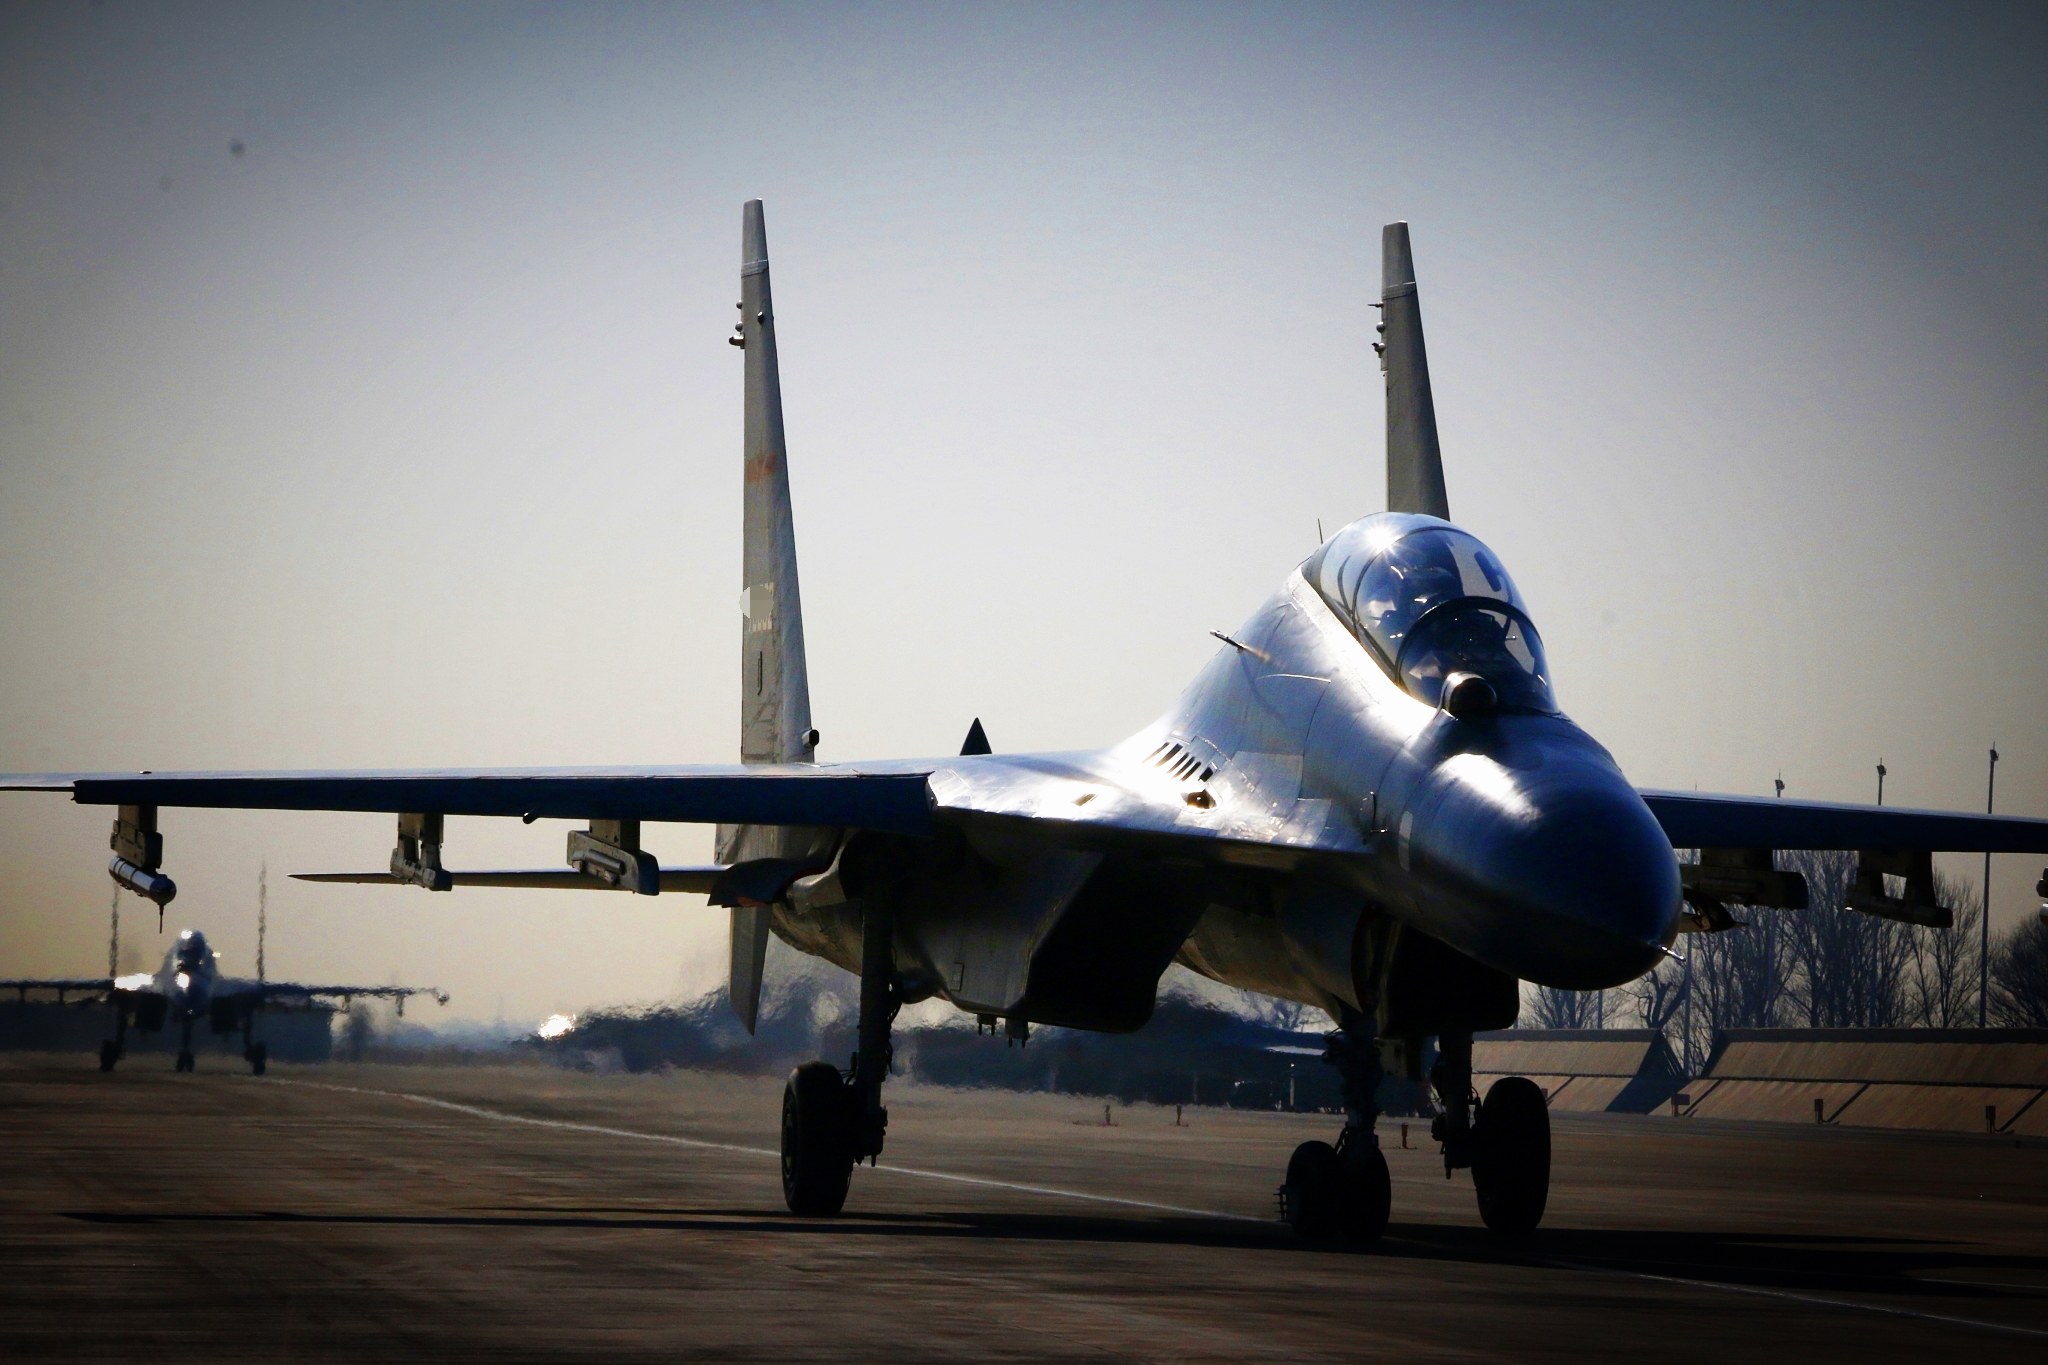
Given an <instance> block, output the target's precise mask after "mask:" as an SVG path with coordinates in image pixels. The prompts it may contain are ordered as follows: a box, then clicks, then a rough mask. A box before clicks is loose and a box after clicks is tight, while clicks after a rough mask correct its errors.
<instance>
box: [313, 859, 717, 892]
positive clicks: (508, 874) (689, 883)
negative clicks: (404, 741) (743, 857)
mask: <svg viewBox="0 0 2048 1365" xmlns="http://www.w3.org/2000/svg"><path fill="white" fill-rule="evenodd" d="M724 871H725V865H724V864H723V863H704V864H698V865H691V866H680V867H664V868H662V869H661V889H662V890H664V891H684V892H692V893H695V894H697V895H703V894H705V893H706V892H708V891H710V890H711V887H712V884H713V883H714V882H716V881H717V880H718V876H719V874H720V873H721V872H724ZM291 875H292V880H293V881H300V882H349V883H355V884H357V885H370V886H378V885H382V886H398V885H402V883H401V882H400V881H399V880H398V878H396V877H394V876H392V875H391V874H390V873H389V872H294V873H292V874H291ZM448 884H449V885H450V886H509V887H515V888H520V889H524V890H528V891H589V890H592V889H593V888H595V887H596V886H597V885H598V883H596V882H593V881H592V880H591V879H590V877H589V876H588V875H586V874H584V873H582V872H578V871H577V870H576V869H575V868H573V867H539V868H478V869H476V870H473V871H468V872H462V871H456V870H454V869H452V868H451V869H450V870H449V872H448Z"/></svg>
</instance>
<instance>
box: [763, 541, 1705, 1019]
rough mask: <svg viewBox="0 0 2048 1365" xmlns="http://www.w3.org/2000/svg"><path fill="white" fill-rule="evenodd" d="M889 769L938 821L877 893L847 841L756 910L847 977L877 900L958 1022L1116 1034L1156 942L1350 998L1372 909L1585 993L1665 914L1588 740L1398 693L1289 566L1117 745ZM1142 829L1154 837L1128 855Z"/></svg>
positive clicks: (1625, 789) (1659, 862)
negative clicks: (905, 776)
mask: <svg viewBox="0 0 2048 1365" xmlns="http://www.w3.org/2000/svg"><path fill="white" fill-rule="evenodd" d="M859 766H860V767H861V768H862V769H863V770H864V771H870V772H875V771H885V770H887V769H888V768H889V767H890V766H891V765H888V764H862V765H859ZM905 766H907V767H908V766H915V767H916V768H918V769H921V770H926V771H929V772H930V773H931V777H930V785H931V790H932V792H933V796H934V799H935V801H936V803H937V809H936V811H935V815H936V817H937V820H938V823H939V824H940V826H941V828H942V829H949V830H950V831H952V833H953V835H954V837H953V838H951V839H949V840H941V841H939V846H938V847H937V848H936V849H917V848H906V849H905V850H903V856H902V857H901V858H899V860H898V861H899V864H900V865H903V866H907V868H908V871H907V872H905V873H904V875H903V876H902V878H901V879H900V880H899V881H897V882H895V883H892V885H891V887H890V889H889V890H888V891H887V892H885V891H884V890H883V889H882V888H881V887H880V886H879V885H871V884H870V885H864V884H863V879H862V877H861V876H860V875H859V873H858V869H857V867H856V866H853V865H852V864H853V863H856V862H857V861H858V860H857V859H850V857H849V855H851V854H852V853H853V852H854V850H853V849H852V848H851V847H850V848H849V849H848V851H847V852H846V853H843V854H842V859H841V862H842V863H843V864H848V865H847V866H843V867H842V866H835V869H834V871H833V872H832V873H830V874H827V875H826V876H823V877H818V878H811V879H807V881H806V882H804V883H799V884H798V886H797V887H796V888H794V891H793V895H792V898H791V903H790V904H789V905H788V906H786V907H783V908H781V909H780V910H778V912H777V915H776V921H775V927H776V930H777V932H778V933H780V934H781V935H782V936H783V937H784V938H785V939H787V940H789V941H790V942H792V943H793V944H795V945H796V946H798V947H799V948H802V949H804V950H805V951H809V952H815V953H819V954H820V955H822V956H825V957H827V958H829V959H831V960H833V961H835V962H839V963H840V964H841V965H845V966H848V967H849V968H853V967H855V966H856V965H857V956H856V954H857V946H858V943H859V932H858V923H859V917H858V906H859V904H860V901H859V897H860V896H861V895H862V894H889V895H891V896H892V897H893V898H894V899H895V900H896V901H897V915H896V959H897V965H898V969H899V971H901V972H902V973H903V975H904V978H905V984H906V991H907V994H908V995H909V996H910V997H911V998H919V997H922V996H929V995H941V996H944V997H945V998H947V999H950V1000H952V1001H953V1002H954V1003H956V1004H958V1005H959V1006H960V1007H961V1008H963V1009H967V1010H971V1011H975V1012H978V1013H986V1014H1001V1015H1006V1016H1009V1017H1022V1018H1026V1019H1033V1020H1040V1021H1043V1022H1051V1023H1063V1024H1074V1025H1078V1026H1084V1027H1093V1028H1134V1027H1137V1026H1138V1025H1139V1024H1141V1023H1142V1022H1143V1020H1144V1017H1145V1016H1146V1015H1147V1014H1149V1011H1150V1000H1151V997H1152V994H1153V992H1154V990H1155V989H1156V985H1157V979H1158V973H1159V972H1160V971H1161V970H1163V969H1164V967H1165V966H1166V965H1167V963H1168V962H1169V961H1171V960H1174V959H1175V957H1176V956H1177V957H1178V960H1180V961H1182V962H1183V963H1185V964H1187V965H1189V966H1191V967H1194V968H1195V969H1196V970H1198V971H1202V972H1204V973H1205V974H1208V975H1210V976H1213V977H1216V978H1217V979H1219V980H1222V981H1224V982H1226V983H1228V984H1232V985H1237V986H1242V987H1246V988H1249V989H1254V990H1259V991H1263V992H1267V993H1271V994H1278V995H1281V996H1286V997H1290V998H1294V999H1299V1000H1303V1001H1306V1002H1308V1003H1313V1004H1319V1005H1324V1006H1326V1007H1332V1008H1338V1007H1342V1006H1346V1005H1348V1006H1352V1007H1357V1006H1359V1005H1360V1004H1361V1002H1362V1000H1363V999H1364V998H1365V997H1367V996H1368V995H1369V994H1370V993H1371V988H1370V986H1369V984H1368V983H1367V982H1366V981H1365V980H1363V979H1362V978H1363V975H1364V974H1365V973H1366V972H1367V971H1368V970H1369V967H1368V965H1367V964H1365V963H1364V961H1363V958H1362V955H1361V954H1362V950H1361V948H1360V942H1361V935H1362V934H1363V933H1364V932H1365V930H1366V928H1367V927H1368V926H1369V925H1370V924H1372V923H1374V922H1376V921H1385V920H1389V919H1390V920H1393V921H1397V922H1399V923H1400V924H1402V925H1405V926H1407V927H1408V928H1410V929H1412V930H1416V931H1420V932H1421V933H1422V934H1425V935H1427V936H1429V937H1430V938H1431V939H1434V940H1437V941H1438V942H1440V943H1442V944H1446V945H1448V946H1449V947H1450V948H1452V949H1455V950H1456V951H1457V952H1458V953H1460V954H1463V955H1465V956H1466V957H1469V958H1471V959H1473V960H1474V961H1476V962H1478V963H1482V964H1484V965H1485V966H1487V967H1489V968H1492V969H1494V970H1496V971H1498V972H1502V973H1506V974H1508V975H1510V976H1513V977H1516V978H1520V979H1523V980H1528V981H1535V982H1539V983H1542V984H1545V985H1553V986H1563V987H1570V988H1574V989H1592V988H1598V987H1606V986H1615V985H1620V984H1622V983H1624V982H1626V981H1629V980H1632V979H1634V978H1635V977H1637V976H1639V975H1641V974H1642V973H1643V972H1644V971H1646V970H1648V969H1649V968H1650V967H1651V966H1653V965H1654V964H1655V963H1656V961H1657V960H1658V959H1659V957H1660V956H1661V955H1662V954H1663V952H1664V951H1665V950H1666V948H1667V947H1668V945H1669V944H1670V943H1671V942H1672V941H1673V939H1674V937H1675V935H1676V932H1677V925H1678V916H1679V909H1680V904H1681V901H1680V893H1679V877H1678V866H1677V860H1676V857H1675V855H1674V854H1673V851H1672V848H1671V844H1670V842H1669V840H1668V839H1667V838H1666V836H1665V834H1664V831H1663V830H1662V828H1661V827H1660V826H1659V825H1658V823H1657V821H1656V819H1655V818H1654V817H1653V816H1652V815H1651V813H1650V811H1649V809H1648V808H1647V807H1646V806H1645V805H1644V803H1643V801H1642V799H1641V798H1640V797H1639V796H1638V795H1637V794H1636V792H1635V791H1634V789H1633V788H1632V787H1631V786H1630V785H1629V783H1628V782H1627V780H1626V779H1625V778H1624V777H1623V776H1622V774H1621V772H1620V770H1619V769H1618V768H1617V767H1616V766H1615V764H1614V761H1613V759H1612V758H1611V757H1610V756H1609V755H1608V753H1607V751H1606V750H1605V749H1603V748H1601V746H1600V745H1599V744H1598V743H1596V742H1595V741H1594V740H1593V739H1592V738H1591V737H1590V736H1588V735H1587V734H1586V733H1585V732H1584V731H1582V730H1580V729H1579V728H1578V727H1577V726H1576V725H1574V724H1573V723H1572V722H1571V721H1570V720H1568V719H1567V718H1565V717H1564V716H1562V715H1558V714H1533V713H1522V714H1515V713H1501V714H1495V715H1490V716H1485V717H1481V718H1476V719H1470V720H1460V719H1458V718H1456V717H1454V716H1452V715H1451V714H1449V713H1448V712H1447V711H1444V710H1441V709H1439V708H1437V707H1435V706H1431V705H1428V704H1426V703H1424V702H1421V701H1418V700H1417V699H1416V698H1415V697H1413V696H1411V695H1409V694H1408V692H1407V691H1405V690H1404V689H1403V688H1402V687H1401V686H1400V685H1399V684H1398V683H1397V682H1396V681H1395V680H1394V679H1393V678H1392V677H1390V676H1389V674H1388V673H1387V672H1386V671H1385V670H1384V669H1383V668H1382V667H1381V666H1380V665H1379V664H1378V663H1377V662H1376V661H1375V659H1374V658H1373V656H1372V655H1371V654H1369V653H1368V652H1367V650H1366V649H1365V648H1364V646H1362V645H1361V644H1360V643H1359V641H1358V640H1357V639H1356V638H1355V637H1353V636H1352V634H1351V633H1350V631H1349V630H1348V629H1347V628H1346V627H1345V626H1344V624H1343V623H1342V622H1341V621H1340V620H1339V619H1338V618H1337V617H1336V616H1335V615H1334V614H1333V613H1332V612H1331V610H1330V608H1329V607H1328V606H1327V605H1326V604H1325V603H1324V602H1323V600H1322V598H1321V597H1320V596H1319V595H1318V594H1317V593H1316V591H1315V590H1314V589H1313V588H1312V587H1310V586H1309V584H1308V583H1307V582H1306V581H1305V580H1304V579H1303V577H1302V575H1301V573H1300V572H1299V571H1297V572H1295V573H1293V574H1291V575H1290V576H1289V577H1288V579H1287V581H1286V582H1285V583H1283V584H1282V586H1281V588H1280V589H1279V591H1277V592H1276V593H1275V594H1274V595H1273V596H1272V597H1271V598H1270V599H1269V600H1268V601H1267V602H1266V603H1265V605H1264V606H1262V607H1261V608H1260V609H1259V611H1258V612H1257V613H1255V614H1254V615H1253V616H1252V618H1251V619H1250V620H1249V621H1247V622H1246V623H1245V624H1244V625H1243V626H1242V627H1241V628H1240V629H1239V630H1238V631H1237V632H1236V633H1235V634H1234V635H1233V636H1232V640H1231V642H1230V643H1227V644H1225V645H1224V646H1223V647H1222V648H1221V649H1219V650H1218V652H1217V653H1216V655H1215V656H1214V657H1213V658H1212V659H1211V661H1210V662H1209V664H1208V665H1207V666H1206V667H1205V668H1204V669H1203V670H1202V672H1201V673H1200V674H1199V675H1198V676H1197V677H1196V678H1195V680H1194V682H1193V683H1192V684H1191V685H1190V686H1189V687H1188V688H1187V690H1186V691H1185V692H1184V693H1183V694H1182V695H1181V697H1180V699H1179V700H1178V701H1177V702H1176V703H1175V705H1174V706H1173V708H1172V709H1171V710H1170V711H1168V712H1167V714H1166V715H1164V716H1163V717H1161V718H1160V719H1159V720H1158V721H1157V722H1155V723H1154V724H1153V725H1151V726H1149V727H1148V728H1147V729H1145V730H1144V731H1142V732H1140V733H1139V734H1137V735H1135V736H1133V737H1132V738H1131V739H1129V740H1127V741H1125V742H1124V743H1122V744H1120V745H1117V746H1115V747H1114V748H1111V749H1108V750H1103V751H1099V752H1091V753H1071V754H1041V755H1015V756H1012V755H1003V754H992V755H984V756H971V757H959V758H952V759H941V760H927V761H924V762H921V763H918V764H915V765H905ZM1112 816H1113V817H1114V826H1113V828H1114V830H1115V837H1114V838H1111V837H1108V834H1109V830H1110V828H1111V824H1110V817H1112ZM1148 830H1149V831H1156V832H1157V833H1158V834H1159V835H1161V836H1167V835H1171V836H1174V837H1173V838H1171V839H1167V838H1162V839H1161V840H1160V841H1159V846H1158V849H1157V852H1156V854H1152V855H1148V854H1146V853H1144V852H1133V842H1132V835H1133V832H1134V831H1136V832H1138V833H1139V835H1140V841H1142V832H1144V831H1148ZM1190 836H1193V837H1190ZM869 881H870V882H871V881H872V879H869ZM1112 962H1114V963H1115V964H1117V965H1116V966H1115V967H1112V966H1111V965H1110V964H1111V963H1112Z"/></svg>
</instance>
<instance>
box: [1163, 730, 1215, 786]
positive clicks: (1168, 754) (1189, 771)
mask: <svg viewBox="0 0 2048 1365" xmlns="http://www.w3.org/2000/svg"><path fill="white" fill-rule="evenodd" d="M1145 761H1146V762H1148V763H1150V764H1151V765H1152V766H1153V767H1155V768H1163V769H1165V770H1166V771H1167V772H1168V773H1170V774H1172V775H1173V777H1174V778H1175V779H1176V780H1177V781H1181V782H1207V781H1208V780H1209V779H1210V778H1212V777H1214V776H1215V775H1216V764H1215V763H1214V762H1213V761H1211V760H1209V759H1207V758H1205V757H1204V756H1203V755H1201V754H1198V753H1196V752H1195V750H1194V749H1193V748H1191V747H1190V746H1188V745H1186V744H1183V743H1182V742H1181V741H1179V740H1173V739H1170V740H1167V741H1166V742H1165V743H1163V744H1161V745H1160V746H1159V747H1158V748H1156V749H1154V750H1153V751H1152V752H1151V753H1149V754H1147V755H1146V756H1145Z"/></svg>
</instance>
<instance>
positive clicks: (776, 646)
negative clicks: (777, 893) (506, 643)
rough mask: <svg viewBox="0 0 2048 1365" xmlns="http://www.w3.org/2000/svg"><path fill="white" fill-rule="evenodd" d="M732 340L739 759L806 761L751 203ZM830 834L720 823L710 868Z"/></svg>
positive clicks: (752, 981)
mask: <svg viewBox="0 0 2048 1365" xmlns="http://www.w3.org/2000/svg"><path fill="white" fill-rule="evenodd" d="M734 330H735V333H736V335H734V336H733V337H732V338H730V340H731V341H732V342H733V344H734V345H736V346H739V347H740V348H741V350H742V351H743V352H744V354H745V357H746V433H745V440H744V451H745V456H746V461H745V470H746V478H745V487H744V499H745V520H744V533H743V536H742V540H743V542H744V543H743V548H742V552H741V559H742V569H743V573H742V575H741V591H740V614H741V617H742V620H741V625H740V761H741V762H742V763H808V762H810V761H811V758H812V756H813V754H814V753H815V752H816V750H817V745H818V732H817V731H816V730H814V729H812V728H811V685H810V676H809V673H808V672H807V670H806V668H805V666H804V620H803V605H802V599H801V597H800V595H799V594H798V591H797V579H796V524H795V521H794V519H793V518H792V517H791V515H790V506H789V459H788V455H789V452H788V450H787V448H786V447H785V446H784V444H783V437H782V376H781V373H780V371H779V369H778V367H777V365H776V358H775V300H774V298H773V296H772V294H771V293H770V290H769V287H768V228H767V224H766V222H765V221H764V219H763V217H762V213H761V201H760V200H758V199H749V200H748V201H747V204H746V207H745V209H744V210H742V215H741V226H740V319H739V326H738V327H737V328H735V329H734ZM835 836H836V832H835V831H832V830H824V829H811V828H807V827H802V826H787V825H720V826H719V827H718V861H719V862H721V863H725V864H728V865H730V864H733V863H742V862H752V861H756V860H758V859H763V858H777V859H789V860H791V861H793V862H797V863H803V864H806V865H808V864H810V863H814V862H816V863H818V864H819V865H820V866H822V865H823V862H822V861H821V858H822V859H823V860H829V859H830V857H831V854H832V842H833V840H834V838H835ZM772 913H773V911H772V910H771V909H770V907H768V906H765V905H758V904H755V905H736V906H734V907H733V911H732V975H731V979H730V996H731V1000H732V1007H733V1011H734V1013H736V1014H738V1015H739V1017H740V1021H741V1022H742V1023H744V1024H745V1025H746V1026H747V1032H749V1033H752V1032H753V1031H754V1024H755V1021H756V1018H757V1017H758V1015H759V1012H760V1006H761V975H762V969H763V967H764V965H765V963H766V960H767V952H768V932H769V919H770V916H771V914H772Z"/></svg>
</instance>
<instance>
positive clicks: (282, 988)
mask: <svg viewBox="0 0 2048 1365" xmlns="http://www.w3.org/2000/svg"><path fill="white" fill-rule="evenodd" d="M251 995H253V996H256V997H257V998H258V999H260V1000H264V1001H270V1000H310V999H312V998H313V997H314V996H320V995H334V996H340V997H342V998H343V999H345V1000H347V999H354V998H357V997H361V998H363V999H375V1000H405V999H408V998H410V997H412V996H415V995H430V996H432V997H434V1000H435V1001H436V1002H437V1003H439V1004H443V1005H445V1004H447V1003H448V993H447V992H446V991H443V990H440V989H437V988H436V987H433V986H305V985H301V984H299V983H298V982H296V981H246V980H238V981H234V982H231V983H224V984H223V985H222V986H219V987H216V988H215V990H214V997H215V998H216V999H222V998H232V997H237V996H251Z"/></svg>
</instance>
